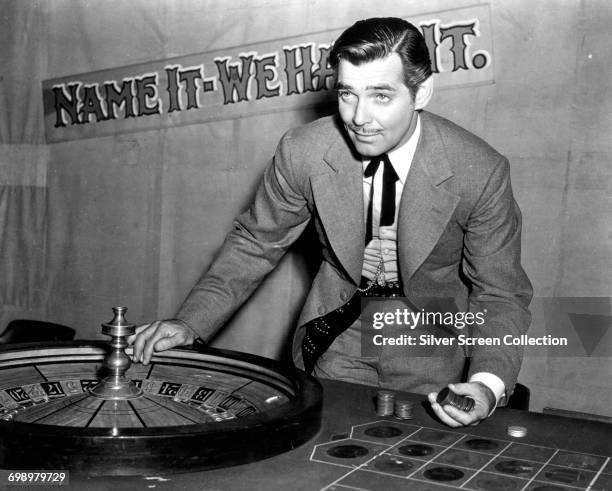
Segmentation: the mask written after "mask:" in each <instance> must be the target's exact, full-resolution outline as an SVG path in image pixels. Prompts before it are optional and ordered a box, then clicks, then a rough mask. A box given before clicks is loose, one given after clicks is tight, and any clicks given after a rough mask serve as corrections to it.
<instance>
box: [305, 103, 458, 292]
mask: <svg viewBox="0 0 612 491" xmlns="http://www.w3.org/2000/svg"><path fill="white" fill-rule="evenodd" d="M351 148H352V147H351V144H350V143H349V142H348V141H346V140H345V139H344V138H343V137H342V136H339V137H338V138H337V139H336V141H335V142H334V143H333V144H332V145H331V147H330V148H329V150H328V152H327V153H326V155H325V157H324V160H325V163H326V164H327V165H325V166H324V168H323V169H322V171H321V173H319V174H315V175H313V176H311V178H310V180H311V185H312V190H313V196H314V200H315V203H316V206H317V210H318V215H319V217H320V219H321V222H322V224H323V228H324V229H325V233H326V235H327V239H328V241H329V243H330V246H331V248H332V249H333V252H334V254H335V255H336V257H337V258H338V260H339V261H340V263H341V264H342V266H343V267H344V269H345V270H346V272H347V273H348V274H349V276H350V277H351V278H352V279H353V281H354V282H355V283H356V284H359V282H360V279H361V270H362V267H363V250H364V244H363V242H364V238H365V223H364V219H363V215H364V211H363V172H362V168H363V166H362V161H361V158H360V157H359V155H357V154H354V153H351V150H350V149H351ZM452 175H453V173H452V170H451V168H450V165H449V162H448V160H447V156H446V152H445V149H444V144H443V142H442V137H441V135H440V134H439V132H438V130H437V128H436V127H435V125H434V124H433V122H431V120H430V118H429V115H428V114H427V112H422V113H421V137H420V139H419V143H418V145H417V150H416V153H415V155H414V159H413V161H412V165H411V166H410V172H409V173H408V177H407V179H406V183H405V185H404V190H403V192H402V199H401V202H400V209H399V214H398V255H399V257H398V259H399V263H400V269H401V273H402V278H403V280H404V281H405V282H406V281H408V280H409V279H410V278H411V277H412V275H413V274H414V273H415V272H416V270H417V269H418V268H419V267H420V266H421V264H422V263H423V261H425V259H426V258H427V256H428V255H429V254H430V253H431V251H432V249H433V248H434V246H435V245H436V243H437V242H438V240H439V239H440V236H441V235H442V233H443V232H444V230H445V228H446V226H447V224H448V222H449V220H450V219H451V217H452V215H453V212H454V210H455V208H456V206H457V204H458V203H459V200H460V198H459V196H457V195H455V194H453V193H450V192H448V191H446V190H445V189H444V188H442V187H441V186H440V184H441V183H442V182H444V181H446V180H447V179H449V178H451V177H452Z"/></svg>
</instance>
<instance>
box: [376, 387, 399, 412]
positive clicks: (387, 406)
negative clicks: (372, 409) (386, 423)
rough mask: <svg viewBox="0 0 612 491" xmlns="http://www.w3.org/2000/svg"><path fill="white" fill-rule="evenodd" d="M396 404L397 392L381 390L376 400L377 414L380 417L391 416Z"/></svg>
mask: <svg viewBox="0 0 612 491" xmlns="http://www.w3.org/2000/svg"><path fill="white" fill-rule="evenodd" d="M394 403H395V392H392V391H390V390H379V391H378V397H377V399H376V414H378V415H379V416H391V415H392V414H393V405H394Z"/></svg>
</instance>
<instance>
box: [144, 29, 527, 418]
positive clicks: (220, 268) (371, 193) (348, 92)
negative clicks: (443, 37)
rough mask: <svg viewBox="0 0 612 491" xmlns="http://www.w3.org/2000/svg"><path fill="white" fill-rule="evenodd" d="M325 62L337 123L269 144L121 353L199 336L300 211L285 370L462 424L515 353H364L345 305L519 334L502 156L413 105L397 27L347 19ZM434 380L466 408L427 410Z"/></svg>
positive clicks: (421, 65) (497, 389)
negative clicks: (210, 249) (298, 300)
mask: <svg viewBox="0 0 612 491" xmlns="http://www.w3.org/2000/svg"><path fill="white" fill-rule="evenodd" d="M330 60H331V63H332V65H333V66H334V67H335V70H336V76H337V77H336V78H337V80H336V84H337V91H338V105H339V118H338V117H329V118H323V119H320V120H318V121H315V122H313V123H311V124H309V125H306V126H304V127H301V128H297V129H294V130H291V131H289V132H288V133H287V134H286V135H285V136H284V137H283V138H282V139H281V142H280V144H279V146H278V148H277V151H276V154H275V156H274V159H273V160H272V162H271V164H270V166H269V167H268V168H267V169H266V171H265V173H264V176H263V180H262V183H261V185H260V187H259V189H258V191H257V194H256V196H255V198H254V201H253V203H252V205H251V207H250V209H249V210H248V211H247V212H245V213H244V214H242V215H241V216H239V217H238V218H237V219H236V220H235V223H234V228H233V230H232V231H231V232H230V233H229V234H228V236H227V238H226V241H225V243H224V245H223V247H222V249H221V252H220V253H219V255H218V257H217V259H216V260H215V261H214V263H213V264H212V265H211V267H210V269H209V270H208V272H207V273H206V274H205V275H204V276H203V277H202V279H201V280H200V281H199V282H198V284H197V285H196V286H195V287H194V288H193V290H192V291H191V293H190V294H189V296H188V298H187V299H186V300H185V302H184V303H183V305H182V306H181V308H180V310H179V312H178V313H177V315H176V319H173V320H167V321H157V322H153V323H151V324H147V325H144V326H140V327H139V328H138V330H137V335H136V336H135V337H133V338H132V341H133V343H134V359H135V360H136V361H142V362H144V363H148V362H149V361H150V359H151V356H152V354H153V352H154V351H162V350H165V349H168V348H171V347H173V346H177V345H186V344H191V343H192V342H193V341H194V340H195V339H196V337H197V336H200V337H202V338H203V339H204V340H207V339H209V338H210V337H211V336H212V335H213V334H214V333H215V332H216V331H217V330H218V329H219V328H221V327H222V326H223V324H224V323H225V322H226V321H227V319H228V318H229V317H230V316H231V315H232V314H233V313H234V312H235V310H236V309H237V308H238V307H239V306H240V305H241V304H242V303H243V302H244V301H245V300H246V299H247V298H248V297H249V296H250V295H251V293H252V292H253V291H254V289H255V288H256V287H257V286H258V285H259V284H260V282H261V281H262V280H263V278H264V277H265V276H266V275H267V274H268V273H269V272H270V271H271V270H272V269H273V268H274V267H275V266H276V264H277V263H278V261H280V259H281V257H282V256H283V255H284V254H285V252H286V251H287V250H288V248H289V247H290V246H291V244H292V243H293V242H294V241H295V240H296V239H297V238H298V237H299V236H300V234H301V233H302V232H303V230H304V229H305V227H306V225H307V224H308V223H309V221H310V220H313V221H314V226H315V229H316V232H317V235H318V239H319V242H320V245H321V247H322V253H323V254H322V257H323V260H322V264H321V266H320V268H319V271H318V273H317V275H316V277H315V279H314V281H313V284H312V287H311V290H310V293H309V295H308V297H307V299H306V302H305V305H304V308H303V311H302V313H301V316H300V319H299V322H298V326H299V327H298V328H297V330H296V334H295V338H294V349H293V355H294V360H295V362H296V364H297V365H298V366H299V367H305V368H306V370H307V371H313V373H314V375H316V376H319V377H328V378H335V379H341V380H347V381H352V382H358V383H365V384H370V385H376V386H382V387H388V388H394V389H401V390H411V391H416V392H422V393H427V392H429V399H430V401H431V403H432V407H433V409H434V411H435V412H436V414H437V415H438V417H439V418H440V419H441V420H442V421H444V422H445V423H446V424H448V425H450V426H461V425H468V424H475V423H477V422H478V421H480V420H482V419H484V418H486V417H487V416H488V415H489V414H490V413H491V412H492V410H493V408H494V407H495V406H496V404H497V403H499V402H501V401H502V400H503V399H504V398H505V397H506V396H508V395H509V394H510V393H511V392H512V390H513V387H514V384H515V382H516V377H517V374H518V371H519V368H520V363H521V357H522V351H521V349H520V348H519V347H515V346H511V347H508V346H476V347H474V349H473V352H472V353H471V360H470V362H469V366H468V365H467V363H468V360H467V359H466V356H465V353H464V352H463V350H461V349H456V348H455V349H453V350H452V351H451V353H450V355H449V354H446V356H443V357H435V356H432V357H420V356H410V355H409V354H408V352H404V351H402V350H401V349H397V348H396V349H395V350H393V351H390V350H385V349H383V350H382V351H381V352H380V353H378V354H374V355H372V354H371V353H368V354H365V353H364V352H363V350H362V342H361V319H360V300H361V298H362V297H363V296H370V295H372V296H377V297H381V296H382V297H385V296H389V295H397V294H402V295H405V296H406V297H407V298H412V299H416V298H422V297H431V298H453V299H455V300H456V302H457V305H459V306H462V307H464V308H465V310H468V311H470V312H472V313H480V314H481V315H484V316H485V320H486V322H484V324H483V325H481V326H478V329H477V330H476V332H475V336H477V337H480V338H491V337H500V338H501V337H502V336H503V335H507V334H511V335H515V336H518V335H520V334H522V333H524V332H525V331H526V329H527V327H528V324H529V319H530V318H529V313H528V311H527V306H528V304H529V301H530V297H531V286H530V284H529V280H528V279H527V277H526V275H525V273H524V271H523V269H522V268H521V265H520V228H521V219H520V211H519V209H518V207H517V205H516V202H515V201H514V198H513V195H512V190H511V186H510V176H509V167H508V162H507V160H506V159H505V158H504V157H503V156H501V155H500V154H498V153H497V152H496V151H495V150H493V149H492V148H491V147H490V146H488V145H487V144H486V143H485V142H483V141H482V140H480V139H478V138H477V137H476V136H474V135H472V134H470V133H468V132H467V131H465V130H463V129H462V128H459V127H458V126H456V125H454V124H453V123H451V122H449V121H447V120H445V119H442V118H440V117H438V116H435V115H433V114H431V113H428V112H425V111H423V109H424V107H425V106H426V105H427V103H428V102H429V100H430V99H431V95H432V90H433V85H432V72H431V68H430V59H429V54H428V51H427V47H426V45H425V42H424V39H423V37H422V35H421V33H420V32H419V31H418V29H416V28H415V27H414V26H412V25H411V24H409V23H408V22H406V21H404V20H401V19H396V18H384V19H368V20H365V21H360V22H357V23H356V24H355V25H353V26H352V27H350V28H349V29H347V30H346V31H345V32H344V33H343V34H342V35H341V36H340V37H339V39H338V40H337V41H336V43H335V44H334V47H333V49H332V52H331V55H330ZM416 308H418V306H417V307H416ZM464 372H467V382H464V383H460V382H461V377H462V374H463V373H464ZM447 384H451V385H450V387H451V388H453V389H454V391H455V392H456V393H458V394H461V395H467V396H470V397H472V398H473V399H474V401H475V407H474V409H473V410H471V411H469V412H465V411H460V410H458V409H456V408H454V407H451V406H446V405H445V406H444V407H440V406H439V405H438V404H437V403H436V402H435V397H436V392H435V391H436V390H439V389H441V388H442V387H443V386H445V385H447Z"/></svg>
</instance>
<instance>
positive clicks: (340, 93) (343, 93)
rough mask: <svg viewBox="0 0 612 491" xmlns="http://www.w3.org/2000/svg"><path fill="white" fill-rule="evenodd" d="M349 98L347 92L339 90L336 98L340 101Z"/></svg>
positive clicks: (349, 94)
mask: <svg viewBox="0 0 612 491" xmlns="http://www.w3.org/2000/svg"><path fill="white" fill-rule="evenodd" d="M350 96H351V93H350V92H349V91H348V90H339V91H338V97H340V99H348V98H349V97H350Z"/></svg>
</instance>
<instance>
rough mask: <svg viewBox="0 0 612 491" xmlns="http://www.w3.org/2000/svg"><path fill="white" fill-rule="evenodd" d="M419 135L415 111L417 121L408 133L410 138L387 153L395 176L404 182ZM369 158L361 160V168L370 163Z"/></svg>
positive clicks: (418, 123)
mask: <svg viewBox="0 0 612 491" xmlns="http://www.w3.org/2000/svg"><path fill="white" fill-rule="evenodd" d="M420 136H421V118H420V117H419V114H418V113H417V122H416V126H415V128H414V131H413V132H412V135H410V138H408V140H407V141H406V143H404V144H403V145H402V146H401V147H399V148H396V149H395V150H393V151H392V152H389V153H388V154H387V155H388V156H389V161H390V162H391V165H393V169H395V172H396V174H397V176H398V177H399V181H400V182H401V183H402V184H404V183H405V182H406V178H407V177H408V171H409V170H410V165H411V164H412V159H413V158H414V154H415V152H416V147H417V144H418V143H419V137H420ZM370 160H371V159H367V160H366V159H364V160H363V168H364V170H365V168H366V167H367V165H368V164H369V163H370Z"/></svg>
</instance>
